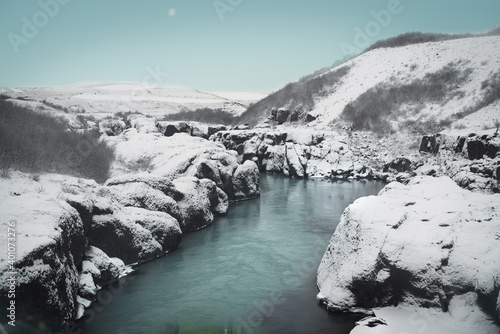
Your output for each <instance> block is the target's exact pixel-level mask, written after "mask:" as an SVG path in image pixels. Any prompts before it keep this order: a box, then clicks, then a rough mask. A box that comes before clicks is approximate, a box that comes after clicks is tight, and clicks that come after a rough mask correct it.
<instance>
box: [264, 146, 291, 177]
mask: <svg viewBox="0 0 500 334" xmlns="http://www.w3.org/2000/svg"><path fill="white" fill-rule="evenodd" d="M285 164H286V150H285V145H276V146H268V147H267V150H266V152H265V153H264V157H263V159H262V162H261V168H262V170H263V171H264V172H270V173H282V172H283V170H284V169H285Z"/></svg>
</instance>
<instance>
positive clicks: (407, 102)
mask: <svg viewBox="0 0 500 334" xmlns="http://www.w3.org/2000/svg"><path fill="white" fill-rule="evenodd" d="M499 89H500V36H484V37H469V38H462V39H455V40H448V41H440V42H429V43H422V44H413V45H408V46H403V47H393V48H379V49H375V50H372V51H369V52H366V53H364V54H362V55H360V56H358V57H356V58H354V59H352V60H350V61H348V62H346V63H344V64H341V65H339V66H337V67H335V68H333V69H331V70H329V71H327V72H324V73H321V74H319V75H316V76H309V77H307V78H306V79H302V80H300V81H299V82H297V83H294V84H289V85H287V86H286V87H285V88H283V89H282V90H280V91H278V92H276V93H273V94H271V95H270V96H269V97H267V98H265V99H264V100H262V101H260V102H258V103H257V104H256V105H257V107H256V108H253V109H252V108H251V109H250V110H248V111H247V112H246V113H245V114H244V115H243V118H244V120H245V121H250V120H252V119H254V120H256V121H257V122H261V123H262V122H266V120H267V122H269V119H270V118H272V116H270V115H271V113H272V110H273V109H275V110H276V109H279V108H282V109H287V110H289V111H290V114H294V113H295V114H296V115H297V116H298V117H296V119H298V121H299V122H300V121H302V122H307V121H309V125H310V126H314V127H330V126H331V125H334V124H337V123H343V125H345V123H350V122H351V123H355V120H354V119H355V118H356V117H358V118H365V119H367V118H370V119H371V118H372V117H378V116H382V115H375V116H373V114H374V112H375V113H377V112H379V113H382V114H383V116H384V117H383V118H384V119H385V120H386V121H389V122H390V124H391V126H392V129H393V130H397V129H398V128H399V127H401V126H403V127H404V126H405V125H407V124H410V123H409V122H436V123H439V122H441V124H444V125H447V126H448V125H451V126H452V127H454V126H459V128H464V127H468V126H469V125H470V126H472V125H474V126H475V127H476V128H477V127H478V126H479V127H481V128H483V129H485V128H487V127H488V126H490V128H492V127H493V125H492V119H491V117H492V111H491V110H489V111H488V110H481V109H482V108H483V107H487V106H488V105H490V104H491V103H492V102H494V101H495V100H497V99H498V97H499V96H500V93H499ZM259 105H260V107H259ZM489 109H491V106H490V107H489ZM494 109H496V112H495V111H493V114H496V116H497V118H498V117H500V115H499V112H498V107H497V108H494ZM374 110H375V111H374ZM467 115H469V116H468V118H469V119H468V121H467V122H459V120H460V119H461V118H463V117H465V116H467ZM474 116H477V117H480V118H481V120H477V119H476V118H477V117H474ZM493 116H495V115H493ZM370 119H368V121H364V124H363V122H360V124H357V125H360V126H358V130H370V125H373V124H366V123H367V122H368V123H370ZM470 120H475V121H474V122H470ZM289 121H290V119H288V122H289ZM339 121H343V122H339ZM371 121H372V123H374V122H376V121H377V119H375V120H371ZM455 121H458V123H456V124H455V123H454V122H455ZM483 123H484V124H483ZM347 125H349V124H347ZM363 125H364V126H363ZM363 127H364V128H363Z"/></svg>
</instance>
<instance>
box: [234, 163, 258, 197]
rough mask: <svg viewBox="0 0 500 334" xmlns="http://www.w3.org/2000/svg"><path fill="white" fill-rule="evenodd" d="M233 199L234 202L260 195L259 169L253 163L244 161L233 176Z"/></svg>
mask: <svg viewBox="0 0 500 334" xmlns="http://www.w3.org/2000/svg"><path fill="white" fill-rule="evenodd" d="M232 194H233V198H234V200H236V201H241V200H245V199H248V198H255V197H258V196H259V195H260V179H259V169H258V167H257V165H256V164H255V163H254V162H253V161H249V160H247V161H245V162H244V163H243V164H242V165H239V166H238V168H236V170H235V172H234V175H233V191H232Z"/></svg>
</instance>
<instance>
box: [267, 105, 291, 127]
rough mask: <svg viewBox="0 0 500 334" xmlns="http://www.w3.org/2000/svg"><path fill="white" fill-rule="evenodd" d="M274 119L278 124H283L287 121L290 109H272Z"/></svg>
mask: <svg viewBox="0 0 500 334" xmlns="http://www.w3.org/2000/svg"><path fill="white" fill-rule="evenodd" d="M271 116H272V120H273V121H275V122H277V123H278V124H283V123H285V122H286V121H287V119H288V116H290V110H287V109H282V108H281V109H273V110H271Z"/></svg>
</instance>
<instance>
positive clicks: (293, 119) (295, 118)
mask: <svg viewBox="0 0 500 334" xmlns="http://www.w3.org/2000/svg"><path fill="white" fill-rule="evenodd" d="M299 114H300V113H299V112H298V111H296V110H295V111H293V112H292V113H291V114H290V122H297V121H298V120H299Z"/></svg>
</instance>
